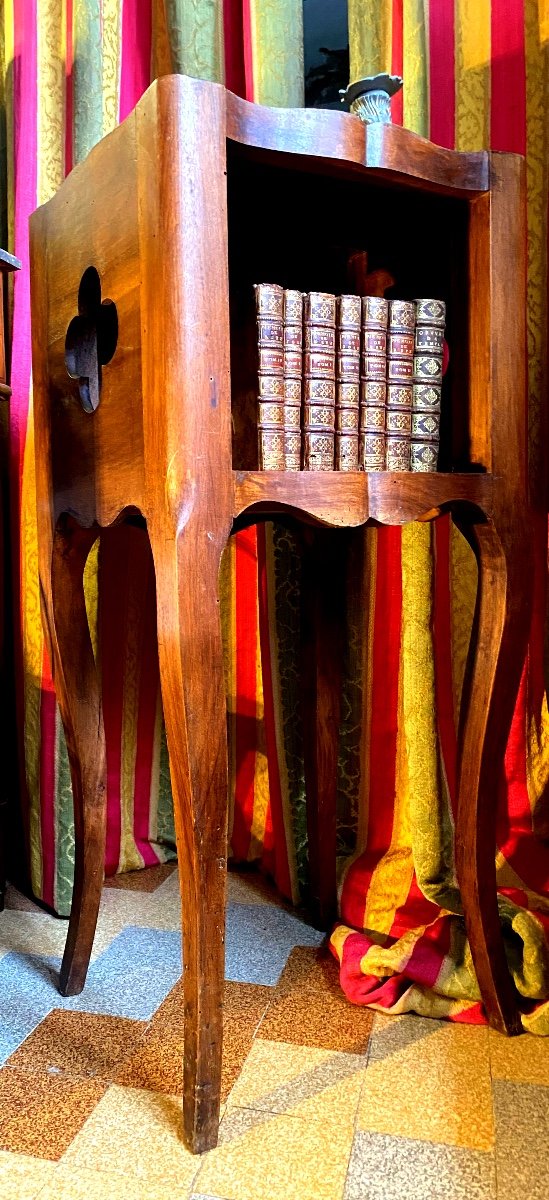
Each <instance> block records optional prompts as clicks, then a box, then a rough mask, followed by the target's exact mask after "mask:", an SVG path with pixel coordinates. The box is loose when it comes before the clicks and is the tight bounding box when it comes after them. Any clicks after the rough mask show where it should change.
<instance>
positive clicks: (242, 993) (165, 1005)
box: [151, 979, 273, 1037]
mask: <svg viewBox="0 0 549 1200" xmlns="http://www.w3.org/2000/svg"><path fill="white" fill-rule="evenodd" d="M272 995H273V992H272V988H270V987H262V986H261V984H256V983H234V982H233V981H232V980H229V979H228V980H227V981H226V983H225V995H224V1005H223V1007H224V1013H223V1019H224V1025H225V1030H226V1028H227V1026H234V1025H238V1026H240V1028H241V1029H245V1031H246V1033H247V1034H250V1036H253V1034H254V1033H255V1031H256V1029H257V1027H258V1025H259V1022H260V1021H261V1018H262V1016H263V1014H264V1013H265V1011H266V1009H267V1005H268V1004H269V1003H270V1001H271V999H272ZM183 1028H184V999H183V983H182V980H180V979H179V980H178V981H177V983H176V985H175V987H173V988H172V990H171V992H169V993H168V995H167V996H166V999H165V1000H163V1002H162V1004H161V1005H160V1008H159V1009H158V1010H157V1012H156V1013H155V1014H154V1017H153V1019H152V1022H151V1029H154V1031H155V1032H156V1033H160V1032H161V1031H163V1030H168V1031H169V1032H170V1033H172V1034H175V1035H177V1036H179V1037H183Z"/></svg>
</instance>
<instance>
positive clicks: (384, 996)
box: [331, 0, 549, 1033]
mask: <svg viewBox="0 0 549 1200" xmlns="http://www.w3.org/2000/svg"><path fill="white" fill-rule="evenodd" d="M367 7H368V8H369V9H370V17H371V21H370V23H369V24H368V23H367V22H366V21H365V20H364V17H365V13H364V4H362V3H360V2H359V0H355V2H354V3H353V0H351V3H350V5H349V12H350V29H351V75H352V76H353V77H355V76H356V77H358V76H360V75H361V74H367V73H369V72H370V71H371V70H373V69H379V65H380V63H381V62H383V63H384V65H385V66H386V67H387V68H391V69H392V70H393V71H394V72H396V73H401V74H403V76H404V80H405V86H404V93H403V102H402V103H401V102H400V100H399V101H398V102H397V103H396V104H395V111H394V119H395V120H396V121H402V120H403V121H404V123H405V124H406V125H407V126H409V127H411V128H414V129H416V130H417V131H418V132H420V133H422V134H424V135H426V136H428V137H430V138H431V139H432V140H433V141H436V142H438V143H441V144H443V145H447V146H449V147H456V148H458V149H463V150H475V149H481V148H484V147H491V148H493V149H495V150H506V151H515V152H517V153H520V154H527V155H528V207H529V323H528V332H529V354H530V364H529V378H530V462H531V471H532V480H533V486H534V490H536V489H537V494H538V496H539V494H540V488H541V487H542V486H543V479H542V478H541V461H540V442H541V436H542V435H541V401H542V381H543V379H544V378H545V366H546V363H545V360H544V346H545V335H546V328H545V323H544V319H543V312H544V304H545V295H546V290H545V289H546V285H547V224H546V205H547V150H548V145H547V138H548V133H547V123H546V118H545V117H544V114H543V101H542V99H541V98H542V96H543V95H544V91H545V89H546V87H547V82H548V80H549V71H548V68H549V63H548V54H549V51H548V37H549V30H548V11H549V10H548V8H547V5H545V4H541V5H540V4H538V3H537V2H535V0H534V2H531V0H474V3H473V2H472V0H457V3H454V0H439V2H438V3H437V4H430V5H428V6H427V5H424V4H423V3H422V0H389V2H388V3H385V4H381V5H369V6H367ZM535 534H536V539H537V555H536V561H537V572H538V578H537V581H536V582H537V602H536V609H535V614H534V620H533V625H532V635H531V642H530V653H529V659H528V662H527V663H526V664H525V669H524V674H523V679H522V684H521V689H520V695H519V699H518V703H517V707H516V712H515V716H514V720H513V726H512V730H511V735H510V739H509V745H508V750H507V756H506V786H505V787H504V788H502V790H501V794H500V795H499V797H498V798H497V799H498V830H497V864H498V886H499V897H500V901H499V903H500V916H501V920H502V924H503V928H504V933H505V935H506V941H507V945H508V954H509V961H510V965H511V967H512V970H513V974H514V978H515V982H516V985H517V987H518V990H519V992H520V994H521V996H522V997H523V1000H524V1005H523V1008H524V1015H523V1022H524V1025H525V1027H526V1028H529V1029H531V1030H533V1031H535V1032H539V1033H549V1005H548V1004H547V1003H544V1001H546V1000H547V997H548V995H549V944H548V942H547V940H546V928H547V922H548V917H547V914H548V912H549V850H548V848H547V841H546V840H544V839H546V837H547V801H548V792H547V781H548V774H547V773H548V768H549V747H548V732H549V724H548V719H547V705H546V698H545V693H544V686H543V617H544V611H545V572H546V566H545V564H546V546H547V525H546V520H545V518H540V519H539V520H538V523H537V528H536V529H535ZM371 536H372V544H371V546H370V550H369V553H370V557H371V560H372V571H371V579H372V588H373V593H374V598H373V599H372V602H371V609H372V619H371V621H370V623H369V627H368V639H369V645H368V654H369V661H370V663H371V684H370V687H371V692H370V697H369V699H370V705H369V708H370V712H371V718H370V737H369V761H368V763H367V771H368V776H369V780H370V782H369V786H368V789H367V790H368V804H367V811H364V812H363V813H362V815H361V826H360V834H359V843H358V852H357V854H356V855H355V856H354V858H353V859H352V860H351V862H350V863H348V864H347V866H346V868H345V871H344V873H343V879H342V886H341V924H339V925H338V927H337V928H336V930H335V931H334V933H333V935H332V939H331V945H332V948H333V950H334V953H335V954H336V955H337V956H338V957H339V959H340V962H341V980H342V985H343V987H344V989H345V992H346V994H347V996H348V997H349V998H350V999H351V1000H354V1001H355V1002H357V1003H361V1004H370V1005H373V1006H374V1007H379V1008H382V1009H385V1010H387V1011H391V1012H406V1011H410V1010H412V1011H416V1012H419V1013H422V1014H423V1015H428V1016H446V1017H449V1018H450V1019H452V1020H455V1021H469V1022H477V1023H479V1022H483V1021H484V1020H485V1015H484V1013H483V1009H482V1005H481V1004H480V1000H479V993H478V988H477V984H476V979H475V976H474V971H473V969H472V963H471V959H470V952H469V948H468V946H467V943H466V940H465V935H464V928H463V922H462V919H461V917H460V915H459V914H460V901H459V894H458V891H457V885H456V880H455V873H454V861H453V824H454V806H455V800H456V778H455V775H456V726H457V719H458V715H459V701H460V694H461V685H462V681H463V670H464V663H465V655H466V651H467V645H468V640H469V633H470V628H471V621H472V614H473V606H474V597H475V589H476V567H475V563H474V560H473V556H472V553H471V552H470V550H469V549H468V547H467V546H466V544H465V542H464V540H463V539H462V538H461V536H460V534H459V533H458V531H457V530H456V529H455V528H454V527H453V525H452V524H451V522H450V521H449V519H448V518H443V519H440V520H438V521H437V522H436V523H435V525H434V526H432V527H428V526H425V527H420V526H411V527H408V528H406V529H404V530H403V531H402V534H400V532H399V531H398V530H392V529H391V530H385V529H380V530H379V531H377V532H376V533H373V534H372V535H371ZM382 665H383V666H384V670H382ZM388 677H389V678H390V679H391V681H392V682H391V684H390V686H389V687H387V686H386V685H385V683H384V680H385V679H387V678H388ZM517 946H518V947H520V949H517Z"/></svg>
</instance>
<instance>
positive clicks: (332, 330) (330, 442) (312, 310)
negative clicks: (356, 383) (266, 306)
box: [303, 292, 336, 471]
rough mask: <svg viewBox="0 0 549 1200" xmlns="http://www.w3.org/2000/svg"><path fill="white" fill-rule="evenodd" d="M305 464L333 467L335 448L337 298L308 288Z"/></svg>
mask: <svg viewBox="0 0 549 1200" xmlns="http://www.w3.org/2000/svg"><path fill="white" fill-rule="evenodd" d="M304 343H305V347H304V354H303V385H304V406H303V466H304V469H305V470H306V471H333V469H334V451H335V392H336V386H335V380H336V298H335V296H332V295H331V294H330V293H329V292H308V293H307V294H306V295H305V298H304Z"/></svg>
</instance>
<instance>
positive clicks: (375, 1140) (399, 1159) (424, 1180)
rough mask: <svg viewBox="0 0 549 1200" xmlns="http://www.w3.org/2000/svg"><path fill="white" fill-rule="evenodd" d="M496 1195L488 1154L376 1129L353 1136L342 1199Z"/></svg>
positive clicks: (484, 1198)
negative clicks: (401, 1136) (380, 1131)
mask: <svg viewBox="0 0 549 1200" xmlns="http://www.w3.org/2000/svg"><path fill="white" fill-rule="evenodd" d="M495 1196H496V1191H495V1168H494V1160H493V1156H492V1154H489V1153H486V1152H483V1151H479V1150H468V1149H465V1148H464V1147H462V1146H443V1145H435V1144H434V1143H432V1142H420V1141H411V1140H409V1139H407V1138H393V1137H386V1136H383V1135H382V1134H376V1133H360V1132H359V1133H357V1134H356V1136H355V1140H354V1144H353V1152H352V1154H351V1161H350V1164H349V1174H348V1176H347V1183H346V1185H345V1197H344V1200H495ZM523 1200H525V1197H524V1195H523Z"/></svg>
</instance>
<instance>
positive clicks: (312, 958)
mask: <svg viewBox="0 0 549 1200" xmlns="http://www.w3.org/2000/svg"><path fill="white" fill-rule="evenodd" d="M276 990H277V992H294V991H300V992H301V991H307V992H323V993H326V992H331V993H332V994H333V995H334V996H341V995H342V992H341V986H340V983H339V966H338V964H337V963H336V960H335V958H334V956H333V954H330V951H329V950H328V948H327V946H318V947H316V946H295V947H294V949H293V950H292V952H291V954H290V957H289V958H288V961H287V963H286V966H285V967H284V970H283V972H282V974H281V976H280V979H279V981H278V983H277V985H276ZM354 1012H355V1013H356V1012H358V1008H357V1007H356V1006H355V1007H354Z"/></svg>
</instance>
